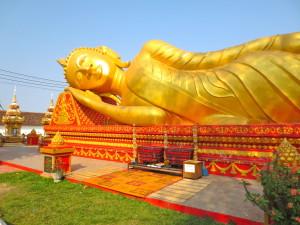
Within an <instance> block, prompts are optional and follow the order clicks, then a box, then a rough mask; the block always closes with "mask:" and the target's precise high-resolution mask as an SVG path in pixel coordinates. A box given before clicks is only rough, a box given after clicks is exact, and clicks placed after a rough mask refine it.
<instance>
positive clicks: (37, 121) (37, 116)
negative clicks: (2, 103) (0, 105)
mask: <svg viewBox="0 0 300 225" xmlns="http://www.w3.org/2000/svg"><path fill="white" fill-rule="evenodd" d="M5 113H6V111H3V110H0V125H3V123H2V116H4V115H5ZM20 116H21V117H23V116H24V117H25V120H24V123H23V125H25V126H42V118H43V117H44V116H45V113H36V112H22V111H21V115H20Z"/></svg>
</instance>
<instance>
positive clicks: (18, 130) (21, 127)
mask: <svg viewBox="0 0 300 225" xmlns="http://www.w3.org/2000/svg"><path fill="white" fill-rule="evenodd" d="M52 104H53V100H52ZM49 108H51V103H50V107H49ZM49 108H48V112H49V110H50V109H49ZM46 114H47V113H46ZM20 115H21V112H20V110H19V105H18V104H17V97H16V92H15V93H14V97H13V100H12V103H11V104H10V105H9V109H8V110H7V111H5V110H0V118H1V119H0V134H2V135H3V136H9V137H10V138H8V139H20V138H21V137H20V136H24V135H27V134H30V133H31V132H32V130H35V131H36V133H37V134H44V130H43V124H42V119H43V118H44V116H45V113H37V112H22V116H23V117H20ZM46 116H47V115H46ZM46 116H45V117H46ZM50 118H51V115H50Z"/></svg>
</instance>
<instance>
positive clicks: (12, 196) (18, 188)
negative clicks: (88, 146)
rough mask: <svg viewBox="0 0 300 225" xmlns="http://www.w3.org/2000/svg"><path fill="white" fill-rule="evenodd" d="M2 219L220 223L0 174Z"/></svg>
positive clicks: (61, 224) (17, 223)
mask: <svg viewBox="0 0 300 225" xmlns="http://www.w3.org/2000/svg"><path fill="white" fill-rule="evenodd" d="M0 216H1V217H0V218H1V219H2V220H4V221H5V222H6V223H7V224H14V225H21V224H26V225H34V224H39V225H46V224H51V225H56V224H57V225H65V224H70V225H71V224H72V225H77V224H85V225H87V224H101V225H102V224H114V225H115V224H137V225H140V224H155V225H157V224H159V225H163V224H172V225H176V224H177V225H178V224H187V225H190V224H203V225H215V224H221V223H217V222H215V221H213V220H211V219H204V218H198V217H195V216H191V215H187V214H182V213H179V212H176V211H173V210H169V209H162V208H158V207H155V206H152V205H150V204H148V203H146V202H143V201H139V200H134V199H131V198H127V197H124V196H123V195H120V194H118V195H114V194H112V193H110V192H105V191H102V190H100V189H96V188H92V187H88V188H86V189H85V188H84V185H82V184H75V183H71V182H69V181H67V180H64V181H62V182H60V183H54V182H53V180H52V179H48V178H44V177H41V176H39V175H37V174H35V173H29V172H14V173H6V174H0Z"/></svg>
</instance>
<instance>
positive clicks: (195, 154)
mask: <svg viewBox="0 0 300 225" xmlns="http://www.w3.org/2000/svg"><path fill="white" fill-rule="evenodd" d="M193 144H194V157H193V159H194V160H198V127H197V123H195V124H194V126H193Z"/></svg>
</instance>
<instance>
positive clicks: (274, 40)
mask: <svg viewBox="0 0 300 225" xmlns="http://www.w3.org/2000/svg"><path fill="white" fill-rule="evenodd" d="M267 50H279V51H287V52H298V53H299V52H300V32H298V33H290V34H283V35H274V36H270V37H265V38H260V39H256V40H253V41H249V42H246V43H244V44H241V45H237V46H234V47H229V48H226V49H222V50H219V51H213V52H207V53H194V52H187V51H183V50H181V49H178V48H176V47H174V46H172V45H170V44H168V43H166V42H164V41H160V40H153V41H149V42H147V43H146V44H145V45H144V46H143V48H142V50H141V52H140V53H139V55H138V57H140V58H141V60H140V63H143V61H146V59H149V57H150V58H152V59H154V60H157V61H160V62H162V63H163V64H165V65H168V66H170V67H172V68H175V69H178V70H202V69H211V68H214V67H218V66H222V65H225V64H227V63H230V62H232V61H233V60H235V59H237V58H239V57H242V56H244V55H246V54H248V53H251V52H256V51H267Z"/></svg>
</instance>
